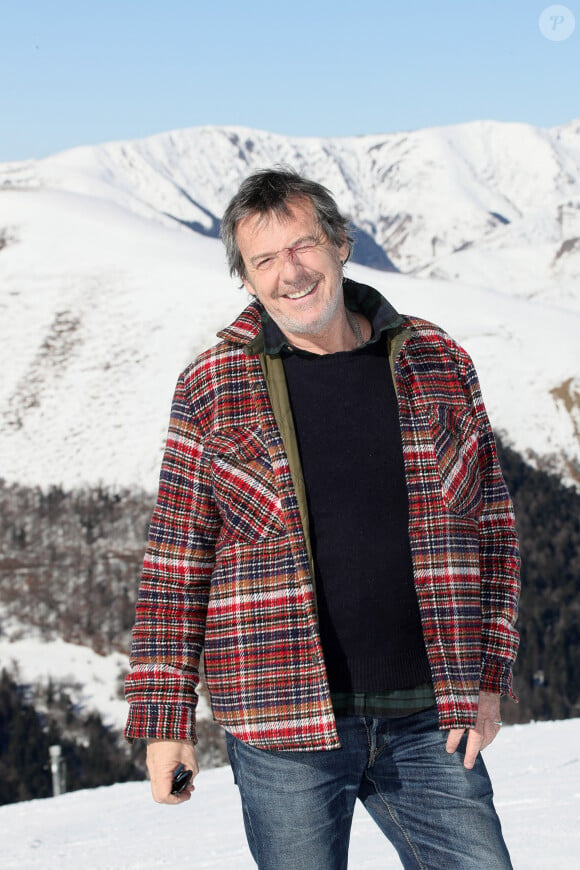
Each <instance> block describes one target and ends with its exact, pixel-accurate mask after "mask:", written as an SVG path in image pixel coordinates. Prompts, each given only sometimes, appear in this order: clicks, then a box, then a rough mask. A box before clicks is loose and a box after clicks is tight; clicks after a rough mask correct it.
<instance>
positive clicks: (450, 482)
mask: <svg viewBox="0 0 580 870" xmlns="http://www.w3.org/2000/svg"><path fill="white" fill-rule="evenodd" d="M428 417H429V428H430V431H431V438H432V440H433V447H434V449H435V456H436V459H437V466H438V468H439V475H440V478H441V490H442V493H443V498H444V501H445V502H446V504H447V506H448V508H449V510H450V511H452V512H453V513H454V514H457V515H458V516H464V517H467V516H474V515H475V514H477V513H478V511H479V508H480V506H481V498H482V493H481V481H480V474H479V456H478V447H479V429H478V426H477V422H476V420H475V419H474V418H473V417H472V415H471V414H470V413H469V411H467V410H464V409H461V410H458V409H457V408H452V407H449V406H446V405H433V406H431V407H430V408H429V410H428Z"/></svg>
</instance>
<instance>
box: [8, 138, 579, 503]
mask: <svg viewBox="0 0 580 870" xmlns="http://www.w3.org/2000/svg"><path fill="white" fill-rule="evenodd" d="M207 132H208V136H209V132H210V131H207ZM156 144H157V146H158V145H159V143H158V142H157V143H156V142H152V143H150V148H151V149H153V146H154V145H156ZM111 147H112V146H111ZM308 147H312V143H310V145H309V146H308ZM353 147H354V146H353ZM357 147H359V146H357ZM107 153H108V152H107ZM83 154H84V152H83V150H82V149H81V150H80V153H79V151H76V152H67V153H65V154H64V155H60V156H59V157H58V159H57V158H54V165H53V164H50V165H51V166H52V170H51V171H52V172H53V174H54V173H55V172H56V169H55V166H56V167H58V168H59V171H60V172H61V175H63V178H61V180H60V181H59V182H58V185H57V181H56V180H54V179H53V183H54V185H55V186H54V187H53V188H49V187H46V186H42V187H35V186H34V185H33V184H32V182H31V181H30V179H28V181H27V185H28V186H23V185H20V186H19V185H14V186H12V187H8V188H6V189H0V229H1V228H2V227H3V226H7V227H11V230H10V233H11V234H12V237H13V238H14V239H15V241H14V242H13V243H9V244H8V245H6V247H5V248H3V249H2V250H1V251H0V321H1V322H0V370H1V371H2V372H3V377H2V379H1V381H0V456H1V460H0V477H3V478H4V479H6V480H8V481H16V482H19V483H21V484H29V485H33V486H34V485H41V486H43V487H47V486H49V485H51V484H60V485H63V486H64V487H66V488H71V487H75V486H82V485H84V484H89V485H97V484H101V483H103V484H104V485H106V486H111V487H122V486H129V487H130V486H135V485H136V486H140V487H143V488H144V489H146V490H148V491H150V492H153V491H155V489H156V484H157V476H158V469H159V463H160V456H161V450H162V446H163V442H164V436H165V431H166V426H167V419H168V409H169V404H170V400H171V395H172V392H173V388H174V385H175V380H176V377H177V374H178V373H179V371H180V370H181V369H183V368H184V367H185V366H186V365H187V364H188V363H189V362H190V361H191V359H192V358H193V357H194V356H195V355H196V354H197V353H198V352H199V351H200V350H202V349H203V348H204V347H207V346H209V345H210V344H213V343H214V341H215V333H216V331H217V330H218V329H220V328H222V327H223V326H225V325H226V324H227V323H229V322H230V321H231V320H232V319H233V318H234V317H235V316H236V314H237V313H238V312H239V311H240V310H241V309H242V308H243V307H244V306H245V305H246V304H247V302H248V300H249V297H248V295H247V294H246V293H245V291H242V290H240V289H239V288H238V287H237V286H236V285H235V282H233V281H232V280H230V279H229V278H228V275H227V268H226V263H225V254H224V250H223V246H222V245H221V242H220V241H219V240H218V239H215V238H211V237H207V236H203V235H201V234H200V233H197V232H191V231H190V230H187V229H185V228H184V227H183V226H182V225H180V224H178V223H176V222H175V221H171V220H170V219H169V218H167V217H164V216H163V215H162V214H161V213H160V212H158V211H157V212H156V211H155V210H154V209H153V208H152V207H150V206H145V205H143V201H144V200H143V199H139V201H138V202H139V203H140V205H139V208H138V207H137V205H136V204H135V202H136V200H135V197H133V199H130V198H129V199H127V197H128V196H129V194H128V193H126V192H123V191H124V188H123V184H124V185H125V186H126V185H127V184H128V181H127V178H126V177H125V175H123V174H122V173H121V170H120V169H119V167H117V173H118V174H117V175H114V174H112V173H113V170H112V169H111V168H109V170H108V175H106V179H107V180H106V183H105V180H104V179H105V175H103V176H102V177H101V176H98V177H97V179H98V180H99V179H100V181H99V184H100V186H99V185H97V182H96V181H95V180H94V177H93V175H90V173H89V174H87V175H82V173H80V169H79V167H78V165H77V163H78V161H79V158H80V156H82V155H83ZM90 154H91V155H92V157H93V159H94V160H96V156H95V155H100V159H101V160H103V159H104V157H103V153H102V152H95V151H94V150H93V151H90ZM166 156H167V155H166ZM174 157H175V155H174ZM73 158H76V162H75V160H73ZM205 158H206V159H207V155H205ZM119 159H120V158H119ZM158 159H159V158H158ZM71 161H72V164H71ZM69 164H71V165H69ZM156 165H157V164H156ZM132 166H133V170H132V171H133V172H134V173H136V177H137V178H141V176H139V174H138V173H139V171H140V169H139V167H141V163H137V164H136V165H135V164H134V163H133V164H132ZM63 167H66V168H67V172H68V175H67V174H66V172H65V169H64V168H63ZM122 167H124V163H122ZM173 168H175V167H173ZM0 169H1V168H0ZM30 171H32V170H30ZM46 171H47V170H46V167H45V172H46ZM103 171H104V170H103ZM127 171H128V170H127ZM167 171H169V170H167ZM175 171H176V172H177V169H175ZM87 172H88V170H87ZM94 172H95V173H96V169H95V170H94ZM119 173H121V174H119ZM0 178H1V172H0ZM130 178H131V179H133V175H131V176H130ZM147 178H148V176H146V179H147ZM155 178H156V176H155V177H154V179H153V180H152V181H151V185H152V187H151V188H150V189H149V188H147V190H149V194H150V196H153V194H155V197H157V199H155V202H156V203H157V200H158V199H159V197H161V193H160V192H159V191H158V189H157V187H156V186H155V184H154V180H155ZM79 179H80V180H79ZM331 180H335V181H336V182H337V186H338V187H340V186H341V184H340V183H339V179H333V176H332V173H331ZM81 181H84V183H85V187H86V188H87V189H86V190H84V191H80V190H79V189H78V188H80V187H81V186H82V185H81ZM65 183H66V184H68V186H69V188H71V189H69V190H65V189H63V186H64V185H65ZM167 183H168V182H167V179H166V178H165V176H164V184H167ZM216 183H217V182H216ZM343 183H344V181H343ZM418 183H419V182H418ZM136 184H137V181H136V180H135V179H133V187H135V185H136ZM140 184H141V186H143V185H144V184H145V182H144V181H143V179H141V182H140ZM159 184H160V182H159ZM145 187H146V185H145ZM108 189H112V190H114V191H115V195H114V196H113V195H111V197H110V198H109V199H107V198H106V197H105V193H106V191H107V190H108ZM139 190H140V192H141V194H142V197H144V196H145V189H143V190H141V187H139ZM119 191H120V192H119ZM97 194H98V195H97ZM351 195H352V194H351ZM216 196H217V194H214V195H213V199H215V197H216ZM345 196H346V193H345ZM155 197H154V198H155ZM121 199H124V200H126V202H125V204H124V205H123V204H122V203H121V202H120V201H119V200H121ZM207 199H208V200H209V201H210V202H211V201H213V200H212V197H211V196H210V195H209V192H207ZM158 204H159V207H161V206H162V205H165V206H167V207H169V203H167V202H165V200H163V203H161V202H159V203H158ZM179 205H180V207H181V205H183V203H182V202H181V201H180V203H179ZM129 206H130V207H129ZM190 208H191V209H193V206H192V205H191V203H190ZM204 208H205V206H204ZM173 210H174V211H175V209H173ZM139 212H141V213H139ZM145 212H147V213H148V214H147V215H146V214H145ZM574 214H576V212H574ZM578 214H580V211H578ZM188 219H195V220H198V219H199V221H200V222H203V220H205V218H204V217H203V214H201V213H200V212H199V209H197V210H195V213H193V212H192V213H190V214H188ZM511 231H512V227H511V226H508V227H502V228H501V230H498V231H497V232H511ZM506 244H507V243H506ZM518 244H519V245H520V247H518ZM518 244H515V242H514V244H513V246H512V247H510V246H509V245H507V247H506V248H499V249H498V250H495V249H490V250H487V249H486V248H485V245H483V244H482V245H480V246H478V247H477V248H476V249H473V250H472V249H467V250H465V251H464V252H461V253H460V254H455V255H453V256H452V257H451V259H452V260H453V259H454V258H456V259H457V258H461V257H463V256H464V257H465V258H466V259H467V258H471V261H473V262H472V265H473V263H475V264H476V266H477V270H476V271H477V275H478V278H479V282H472V283H469V282H466V280H453V281H451V280H449V279H448V278H444V279H441V278H439V279H436V278H433V277H432V278H431V279H430V280H427V279H426V278H425V277H422V278H418V277H410V276H405V275H399V274H392V273H386V272H378V271H373V270H369V269H366V268H364V267H362V266H358V265H356V264H349V266H348V274H349V275H351V276H352V277H353V278H355V279H357V278H358V279H361V280H364V281H366V282H368V283H370V284H373V285H375V286H377V287H379V289H381V290H383V292H384V293H385V295H387V297H388V298H390V299H391V300H392V301H393V303H394V304H395V306H396V307H398V308H399V309H400V310H401V311H403V312H405V313H409V314H416V315H418V316H422V317H426V318H428V319H432V320H434V321H435V322H437V323H439V324H440V325H442V326H443V327H444V328H446V329H447V330H448V331H449V332H450V333H451V334H452V335H453V336H454V337H455V338H457V339H458V340H459V341H460V342H463V343H464V344H465V346H466V348H467V350H468V351H470V352H471V354H472V356H473V358H474V361H475V364H476V367H477V369H478V372H479V374H480V377H481V381H482V385H483V388H484V398H485V400H486V403H487V406H488V409H489V411H490V416H491V419H492V424H493V425H494V426H495V427H496V428H497V429H498V430H499V431H500V432H502V433H504V434H507V440H508V442H509V443H510V444H511V445H512V446H514V447H515V448H516V449H517V450H519V451H520V452H521V453H522V454H523V455H524V456H530V457H532V456H534V455H535V456H540V457H544V458H546V457H547V458H549V460H550V462H552V463H553V465H554V468H555V469H556V470H557V471H558V472H559V473H561V474H562V476H563V477H564V479H567V469H568V468H569V467H570V463H572V464H573V463H574V462H576V463H578V462H580V440H579V434H578V433H579V432H580V382H579V380H578V350H577V346H578V342H577V336H578V334H580V329H579V327H580V310H579V309H580V293H579V292H578V281H577V279H576V280H575V281H574V284H573V285H572V284H570V283H566V281H563V280H560V279H558V280H556V279H555V278H554V276H553V275H551V274H548V273H547V272H546V270H545V269H543V266H542V257H544V255H543V254H542V253H541V251H542V250H543V248H542V246H541V245H538V246H537V247H534V245H532V244H531V243H530V242H529V240H528V241H527V242H526V244H525V245H524V242H523V241H522V240H521V239H519V241H518ZM543 244H544V246H545V245H546V244H548V243H547V242H544V243H543ZM578 253H579V252H577V253H575V254H573V256H572V257H571V260H570V262H573V263H574V262H578V261H579V256H578ZM534 258H535V259H534ZM443 259H444V258H443ZM448 259H449V258H448ZM544 259H545V258H544ZM528 261H530V262H531V261H533V266H534V268H535V269H536V271H537V273H538V275H541V276H543V278H542V280H543V282H544V283H543V285H542V287H539V286H538V288H537V290H536V292H535V294H534V295H530V294H528V295H524V294H522V293H521V292H520V290H519V289H518V287H517V286H516V285H517V284H518V282H517V281H516V280H515V279H514V278H513V277H512V275H513V273H514V272H516V273H517V272H518V271H519V270H521V271H522V272H523V273H526V269H528V268H529V262H528ZM441 262H443V261H441ZM516 263H517V264H518V265H517V269H516V268H515V264H516ZM436 265H437V264H435V266H433V270H435V271H436V268H435V267H436ZM508 266H509V267H510V268H508ZM474 268H475V267H474ZM498 269H499V270H500V271H501V270H504V271H503V277H502V280H501V281H500V280H498V279H497V272H498ZM510 270H511V271H510ZM486 281H487V282H489V284H488V286H486V285H485V282H486ZM536 283H537V282H536ZM514 287H515V289H514ZM555 346H557V352H554V347H555ZM498 360H501V364H499V365H498Z"/></svg>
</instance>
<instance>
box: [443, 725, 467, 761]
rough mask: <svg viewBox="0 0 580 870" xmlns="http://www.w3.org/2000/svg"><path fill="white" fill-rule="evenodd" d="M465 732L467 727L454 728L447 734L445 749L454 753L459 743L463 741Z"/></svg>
mask: <svg viewBox="0 0 580 870" xmlns="http://www.w3.org/2000/svg"><path fill="white" fill-rule="evenodd" d="M464 734H465V728H452V729H451V731H450V732H449V734H448V735H447V743H446V744H445V749H446V750H447V752H448V753H449V755H453V753H454V752H455V750H456V749H457V747H458V746H459V744H460V743H461V738H462V737H463V735H464Z"/></svg>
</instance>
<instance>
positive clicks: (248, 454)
mask: <svg viewBox="0 0 580 870" xmlns="http://www.w3.org/2000/svg"><path fill="white" fill-rule="evenodd" d="M205 450H206V451H208V452H209V455H210V457H211V458H210V468H211V480H212V487H213V494H214V498H215V501H216V504H217V506H218V509H219V512H220V515H221V517H222V521H223V527H222V533H221V536H220V541H221V543H222V544H225V543H232V542H234V541H259V540H262V539H264V538H270V537H272V536H276V535H280V534H282V533H283V532H284V531H285V524H284V516H283V512H282V504H281V501H280V496H279V495H278V491H277V489H276V483H275V478H274V470H273V468H272V463H271V461H270V456H269V453H268V450H267V447H266V444H265V442H264V440H263V436H262V434H261V433H260V432H259V431H258V430H255V429H245V428H239V429H228V430H225V431H223V432H219V433H217V434H215V435H213V436H211V437H210V439H209V440H208V442H207V443H206V445H205Z"/></svg>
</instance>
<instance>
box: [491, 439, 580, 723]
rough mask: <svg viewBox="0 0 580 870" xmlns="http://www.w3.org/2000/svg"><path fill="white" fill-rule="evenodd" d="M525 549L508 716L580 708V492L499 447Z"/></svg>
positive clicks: (552, 715)
mask: <svg viewBox="0 0 580 870" xmlns="http://www.w3.org/2000/svg"><path fill="white" fill-rule="evenodd" d="M500 460H501V464H502V468H503V471H504V475H505V477H506V480H507V482H508V486H509V488H510V492H511V493H512V497H513V499H514V505H515V510H516V520H517V526H518V533H519V536H520V545H521V552H522V596H521V602H520V617H519V622H518V628H519V630H520V633H521V643H520V652H519V656H518V661H517V663H516V668H515V687H516V694H517V695H518V696H519V700H520V703H519V705H517V706H514V705H512V704H506V705H505V710H504V714H505V718H506V720H507V721H510V722H528V721H529V720H530V719H562V718H568V717H571V716H580V495H579V494H578V493H577V492H576V491H575V490H574V489H572V488H566V487H563V486H562V484H561V483H560V481H559V480H558V479H557V478H555V477H553V476H552V475H550V474H546V473H545V472H543V471H537V470H534V469H533V468H531V467H530V466H529V465H527V464H526V463H524V462H523V461H522V459H521V457H520V456H519V455H518V454H517V453H515V452H514V451H513V450H510V449H507V448H500Z"/></svg>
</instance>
